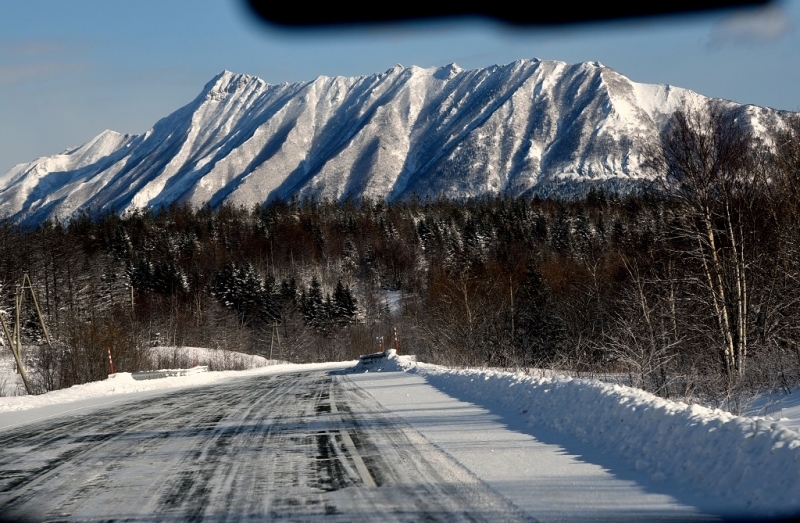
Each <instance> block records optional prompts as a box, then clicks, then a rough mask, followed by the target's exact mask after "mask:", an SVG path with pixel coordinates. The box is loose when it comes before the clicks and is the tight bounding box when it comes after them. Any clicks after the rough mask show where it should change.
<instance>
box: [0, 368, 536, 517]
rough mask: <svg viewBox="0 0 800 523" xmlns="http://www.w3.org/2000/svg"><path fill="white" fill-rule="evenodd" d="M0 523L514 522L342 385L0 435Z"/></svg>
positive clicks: (315, 380)
mask: <svg viewBox="0 0 800 523" xmlns="http://www.w3.org/2000/svg"><path fill="white" fill-rule="evenodd" d="M0 514H3V515H4V516H5V517H12V518H17V517H25V518H27V519H31V520H35V521H41V520H60V521H61V520H66V521H71V520H81V521H100V520H102V521H110V520H126V521H170V520H175V521H186V520H191V521H202V520H205V521H223V520H225V521H228V520H263V519H267V518H269V519H276V520H286V521H316V520H320V521H322V520H324V521H421V520H425V521H519V520H524V518H523V517H522V516H521V515H520V513H519V512H518V510H517V509H516V508H515V507H514V506H513V505H511V504H510V503H509V502H507V501H505V500H504V499H503V498H501V497H499V496H498V495H497V494H495V493H494V492H493V491H492V490H490V489H489V488H488V487H486V486H485V484H484V483H482V482H481V481H479V480H478V479H476V477H475V476H474V475H472V474H471V473H469V472H468V471H467V470H466V469H465V468H463V467H462V466H461V465H459V464H458V463H457V462H455V461H454V460H453V459H452V458H450V457H449V456H447V455H445V454H443V453H442V452H441V451H439V450H438V449H437V448H435V447H434V446H433V445H432V444H430V443H429V442H428V441H427V440H426V439H425V438H423V437H421V436H420V435H419V433H417V432H416V431H415V430H413V429H411V427H410V426H409V425H407V424H406V423H405V422H403V421H401V420H400V418H398V417H396V416H394V415H392V414H390V413H389V412H388V411H386V410H385V409H383V408H381V407H380V405H379V404H378V403H376V401H375V400H374V399H373V398H372V397H371V396H370V395H369V394H367V393H365V392H364V391H363V390H361V389H360V388H359V387H358V386H357V385H355V384H353V382H352V381H351V380H349V379H348V378H346V377H344V376H331V375H329V374H327V373H325V372H321V371H315V372H305V373H301V372H295V373H287V374H273V375H266V376H259V377H255V378H247V379H241V380H236V381H232V382H227V383H223V384H220V385H215V386H209V387H202V388H192V389H185V390H181V391H179V392H172V393H168V394H165V395H161V396H157V397H150V398H147V399H145V400H142V401H139V402H136V403H129V404H126V405H117V406H114V407H112V408H107V409H105V410H99V411H96V412H93V413H91V414H81V415H68V416H64V417H59V418H55V419H52V420H46V421H41V422H36V423H32V424H26V425H23V426H20V427H16V428H11V429H9V430H6V431H2V432H0Z"/></svg>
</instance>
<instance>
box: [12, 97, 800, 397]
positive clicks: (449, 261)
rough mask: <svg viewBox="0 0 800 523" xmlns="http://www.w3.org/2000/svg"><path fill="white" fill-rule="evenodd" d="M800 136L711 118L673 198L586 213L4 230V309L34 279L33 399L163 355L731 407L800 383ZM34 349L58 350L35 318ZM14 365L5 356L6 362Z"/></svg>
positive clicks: (223, 210)
mask: <svg viewBox="0 0 800 523" xmlns="http://www.w3.org/2000/svg"><path fill="white" fill-rule="evenodd" d="M799 132H800V124H798V123H797V122H796V121H795V122H794V124H793V125H790V126H789V127H787V128H785V129H782V130H778V131H775V133H774V135H773V139H774V143H778V144H780V147H778V148H777V149H776V148H775V147H771V148H770V147H766V146H765V144H764V143H763V142H761V141H759V140H757V139H756V138H754V137H753V136H751V135H750V134H748V133H747V132H746V131H744V130H742V129H740V128H739V126H737V125H736V123H735V118H734V117H733V116H731V115H727V114H723V113H721V112H719V111H716V110H714V109H713V108H710V109H709V110H707V111H702V112H694V113H688V114H685V113H677V114H676V115H675V117H674V118H673V120H672V122H671V124H670V126H669V127H668V129H667V131H666V132H665V133H664V136H663V137H662V140H661V143H660V144H658V146H657V147H654V149H653V151H652V155H651V157H652V165H651V166H650V168H651V169H652V170H653V172H654V173H655V174H657V175H658V179H659V180H663V182H660V183H657V184H653V185H652V186H651V187H650V188H649V189H647V190H642V191H640V192H638V193H636V194H628V195H617V194H611V193H607V192H605V191H603V190H594V189H593V190H590V191H589V192H588V193H586V194H585V195H584V196H583V197H580V198H574V199H570V200H559V199H556V198H546V199H542V198H538V197H520V198H511V197H502V196H501V197H492V198H482V199H471V200H466V201H453V200H447V199H436V200H421V199H411V200H408V201H403V202H397V203H386V202H384V201H371V200H366V199H365V200H362V201H345V202H343V203H336V202H331V201H310V200H304V201H298V200H292V201H288V202H287V201H274V202H271V203H269V204H267V205H264V206H258V207H256V208H252V209H243V208H235V207H232V206H228V205H223V206H222V207H220V208H218V209H213V210H212V209H209V208H203V209H192V208H190V207H186V206H181V205H174V206H171V207H169V208H165V209H160V210H158V211H152V210H141V211H137V212H134V213H130V214H126V215H124V216H119V215H117V214H114V213H106V214H102V215H99V216H97V215H94V214H91V213H85V214H84V215H81V216H78V217H73V218H72V219H70V220H69V221H68V222H65V223H59V222H55V221H50V222H48V223H45V224H43V225H41V226H40V227H38V228H35V229H25V228H22V227H20V226H17V225H15V224H13V223H10V222H0V245H2V246H3V248H2V249H1V250H0V284H2V288H0V306H2V307H5V311H6V314H8V313H9V312H10V305H11V303H12V302H13V294H14V292H15V282H19V281H20V279H21V276H22V274H23V273H25V272H27V273H28V274H29V275H30V277H31V279H32V281H33V282H34V284H35V286H36V289H37V293H38V296H39V300H40V302H41V305H42V308H43V313H44V315H45V319H46V321H47V323H48V326H49V329H50V331H51V334H52V337H53V339H54V341H53V344H52V347H48V346H47V345H45V344H38V345H37V348H36V349H35V350H32V351H30V352H29V354H28V364H29V366H30V367H31V371H30V372H31V374H32V375H33V378H32V379H34V381H35V386H36V390H38V391H45V390H52V389H57V388H61V387H66V386H71V385H73V384H77V383H82V382H86V381H91V380H97V379H102V378H104V377H105V375H106V374H107V373H108V360H107V354H106V348H107V347H110V348H111V351H112V353H113V354H114V363H115V365H116V369H117V371H133V370H144V369H148V368H150V367H152V365H153V362H152V360H151V359H150V357H149V352H148V349H149V348H150V347H152V346H156V345H178V346H202V347H211V348H224V349H230V350H236V351H241V352H246V353H253V354H260V355H265V356H266V355H268V354H269V351H270V350H272V352H273V357H274V358H276V359H282V360H287V361H292V362H308V361H321V360H341V359H353V358H355V357H357V356H358V355H359V354H364V353H368V352H375V351H376V350H377V348H378V343H377V341H376V339H377V338H378V337H379V336H384V337H385V338H386V339H391V332H392V326H393V325H396V326H397V328H398V331H399V333H400V344H401V352H402V351H405V352H408V353H414V354H417V356H418V357H419V358H420V359H421V360H424V361H428V362H432V363H443V364H449V365H461V366H484V365H486V366H496V367H503V368H508V369H523V370H525V369H532V368H548V369H558V370H561V371H566V372H571V373H575V374H577V375H586V376H621V377H622V378H623V379H624V380H625V381H626V382H628V383H630V384H631V385H634V386H638V387H642V388H644V389H646V390H650V391H652V392H655V393H657V394H659V395H662V396H665V397H682V398H686V399H698V400H702V401H710V402H718V403H721V404H723V403H724V404H725V405H726V406H729V407H733V408H735V407H736V405H735V402H736V401H737V398H739V397H740V396H741V394H742V393H745V392H752V391H754V390H758V389H762V388H765V387H772V388H775V387H783V388H788V387H790V386H791V385H793V384H796V383H797V382H798V379H800V345H798V342H800V179H799V178H800V145H799V142H798V136H800V134H798V133H799ZM24 313H25V315H24V317H23V331H24V335H25V338H26V340H27V342H28V343H29V344H31V345H34V344H37V343H38V342H39V341H41V337H42V333H41V330H40V328H39V327H38V324H37V322H36V321H35V315H34V312H33V311H32V310H31V308H30V307H28V308H26V309H24ZM2 350H6V349H5V348H2Z"/></svg>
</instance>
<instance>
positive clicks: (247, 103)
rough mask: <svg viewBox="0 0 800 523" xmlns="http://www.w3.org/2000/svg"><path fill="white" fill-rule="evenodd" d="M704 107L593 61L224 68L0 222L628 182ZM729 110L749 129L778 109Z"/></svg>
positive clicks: (106, 135) (9, 201) (13, 183)
mask: <svg viewBox="0 0 800 523" xmlns="http://www.w3.org/2000/svg"><path fill="white" fill-rule="evenodd" d="M705 100H708V98H706V97H704V96H702V95H700V94H698V93H694V92H692V91H689V90H687V89H683V88H680V87H674V86H671V85H667V84H641V83H636V82H632V81H631V80H629V79H628V78H627V77H625V76H624V75H622V74H620V73H618V72H616V71H614V70H613V69H610V68H608V67H606V66H604V65H602V64H601V63H599V62H583V63H579V64H567V63H565V62H558V61H550V60H539V59H532V60H517V61H515V62H511V63H510V64H506V65H494V66H490V67H486V68H480V69H471V70H465V69H462V68H460V67H459V66H458V65H456V64H454V63H452V64H448V65H445V66H442V67H432V68H427V69H425V68H420V67H416V66H411V67H403V66H400V65H399V64H398V65H396V66H394V67H391V68H389V69H387V70H386V71H385V72H383V73H375V74H372V75H365V76H356V77H343V76H337V77H327V76H319V77H317V78H315V79H313V80H310V81H307V82H298V83H281V84H269V83H267V82H265V81H264V80H262V79H260V78H258V77H256V76H251V75H246V74H241V73H234V72H231V71H228V70H225V71H222V72H221V73H219V74H217V75H216V76H214V77H213V78H212V79H211V80H210V81H209V82H207V83H206V84H205V86H204V87H203V89H202V90H201V92H200V93H199V94H198V96H197V97H195V99H194V100H192V101H191V102H189V103H188V104H187V105H185V106H183V107H181V108H179V109H177V110H176V111H174V112H173V113H172V114H170V115H167V116H165V117H164V118H162V119H160V120H159V121H158V122H156V123H155V125H154V126H153V127H152V128H151V129H150V130H148V131H147V132H145V133H143V134H140V135H131V134H120V133H117V132H115V131H109V130H106V131H103V133H100V134H99V135H98V136H96V137H95V138H93V139H91V140H89V141H88V142H86V143H85V144H83V145H80V146H77V147H73V148H70V149H67V150H66V151H64V152H62V153H60V154H57V155H53V156H48V157H41V158H38V159H36V160H34V161H32V162H29V163H27V164H19V165H16V166H14V167H12V168H11V169H10V170H9V171H7V172H6V173H4V174H0V216H6V217H8V218H10V219H12V220H14V221H17V222H21V223H28V224H37V223H40V222H41V221H43V220H45V219H49V218H59V219H65V218H68V217H69V216H71V215H73V214H74V213H75V212H79V211H81V210H86V209H95V210H103V209H114V210H117V211H120V212H124V211H128V210H132V209H135V208H142V207H159V206H164V205H169V204H170V203H173V202H178V203H189V204H191V205H195V206H200V205H204V204H210V205H211V206H217V205H219V204H221V203H223V202H230V203H234V204H237V205H248V206H251V205H254V204H260V203H264V202H267V201H269V200H271V199H274V198H288V197H291V196H293V195H297V196H300V197H303V196H312V197H320V198H323V197H325V198H331V199H336V200H342V199H345V198H348V197H350V198H360V197H365V196H366V197H371V198H386V199H388V200H396V199H402V198H404V197H407V196H409V195H411V194H417V195H419V196H436V195H444V196H448V197H456V198H459V197H469V196H482V195H490V194H500V193H506V194H511V195H520V194H530V193H533V192H537V191H543V190H546V189H547V187H557V186H558V185H559V184H564V183H571V182H575V183H600V184H603V183H622V184H625V183H636V182H637V181H638V180H641V179H642V178H643V177H644V176H645V175H644V174H643V172H642V171H641V169H640V167H641V164H642V161H643V154H644V147H643V146H644V144H645V143H647V142H648V141H652V140H654V139H656V137H657V134H658V132H659V130H660V128H661V126H663V124H664V123H665V122H666V121H667V119H668V118H669V116H670V115H671V114H672V112H673V111H674V110H675V109H678V108H682V107H687V106H689V105H698V104H701V103H704V101H705ZM719 103H721V104H723V105H725V106H726V107H729V108H731V109H737V108H738V109H741V110H742V114H743V115H745V116H746V117H747V118H748V122H749V124H750V125H751V126H753V127H754V128H760V127H764V126H768V125H770V124H771V122H773V121H774V120H775V119H777V118H779V116H778V114H779V112H778V111H775V110H772V109H768V108H760V107H756V106H744V105H741V104H736V103H734V102H730V101H719Z"/></svg>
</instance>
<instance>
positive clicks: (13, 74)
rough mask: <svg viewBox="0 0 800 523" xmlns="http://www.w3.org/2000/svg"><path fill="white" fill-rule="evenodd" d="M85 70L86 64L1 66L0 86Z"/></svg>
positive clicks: (55, 63) (29, 63) (50, 63)
mask: <svg viewBox="0 0 800 523" xmlns="http://www.w3.org/2000/svg"><path fill="white" fill-rule="evenodd" d="M83 68H85V64H80V63H64V62H28V63H19V64H0V86H5V85H13V84H20V83H27V82H33V81H37V80H45V79H48V78H53V77H55V76H58V75H61V74H65V73H70V72H74V71H77V70H81V69H83Z"/></svg>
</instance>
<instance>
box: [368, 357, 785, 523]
mask: <svg viewBox="0 0 800 523" xmlns="http://www.w3.org/2000/svg"><path fill="white" fill-rule="evenodd" d="M372 370H373V371H374V370H381V371H393V370H397V371H405V372H409V373H415V374H417V375H419V376H421V377H424V378H425V379H426V380H427V382H428V383H430V384H431V385H433V386H434V387H436V388H438V389H439V390H441V391H442V392H445V393H447V394H449V395H451V396H454V397H456V398H459V399H461V400H464V401H468V402H471V403H475V404H477V405H480V406H482V407H485V408H487V409H489V410H490V411H492V412H506V413H509V414H510V415H511V416H517V417H520V418H521V419H522V421H523V422H524V423H526V424H527V426H528V427H545V428H547V429H550V430H552V431H554V432H556V433H559V434H562V435H565V436H568V437H570V438H576V439H577V440H578V441H580V442H582V443H583V444H585V445H588V446H591V447H594V448H595V449H597V450H599V451H601V452H602V453H603V455H605V456H608V457H609V458H610V459H613V460H614V461H617V462H619V461H622V462H623V463H624V464H625V465H627V467H629V468H633V469H635V470H637V471H639V472H640V473H644V474H646V475H647V476H649V478H650V479H651V481H653V482H655V483H660V482H668V483H669V484H670V485H671V486H675V487H678V488H680V489H681V490H684V491H691V492H693V493H694V494H695V495H696V496H698V497H702V498H704V501H705V503H707V504H708V505H709V506H714V507H716V508H717V509H718V510H720V512H722V513H728V514H736V515H738V516H739V517H741V516H742V515H743V514H751V515H760V516H763V515H765V514H769V515H778V516H779V515H781V514H784V515H785V514H788V513H795V514H796V513H797V512H798V511H800V434H799V433H798V432H795V431H794V430H791V429H789V428H786V427H785V426H784V425H783V424H781V423H780V422H776V421H772V420H768V419H765V418H750V417H743V416H735V415H733V414H731V413H729V412H725V411H722V410H719V409H710V408H706V407H703V406H699V405H686V404H684V403H679V402H675V401H669V400H665V399H663V398H659V397H657V396H654V395H652V394H650V393H647V392H644V391H641V390H639V389H634V388H631V387H625V386H621V385H611V384H607V383H602V382H598V381H594V380H583V379H573V378H569V377H563V376H554V377H544V378H538V377H532V376H528V375H524V374H522V373H516V374H512V373H508V372H500V371H492V370H453V369H447V368H443V367H439V366H435V365H428V364H424V363H416V362H415V361H413V359H411V358H409V357H403V356H400V357H397V356H390V358H389V360H388V361H386V362H385V363H384V364H383V365H382V366H381V367H380V368H373V369H372ZM705 503H704V504H705Z"/></svg>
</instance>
